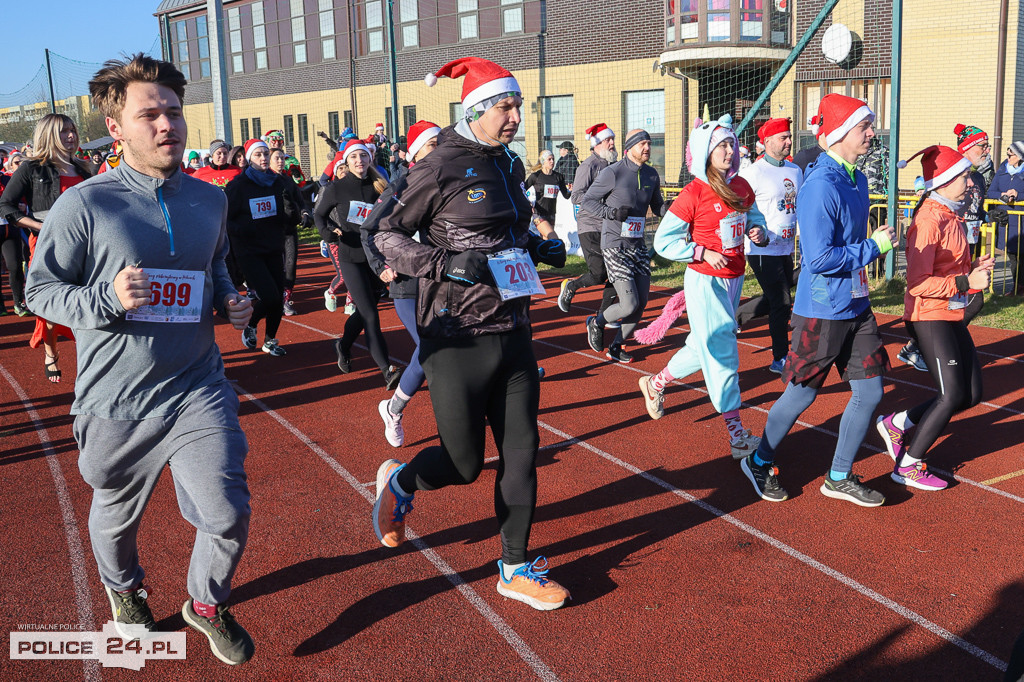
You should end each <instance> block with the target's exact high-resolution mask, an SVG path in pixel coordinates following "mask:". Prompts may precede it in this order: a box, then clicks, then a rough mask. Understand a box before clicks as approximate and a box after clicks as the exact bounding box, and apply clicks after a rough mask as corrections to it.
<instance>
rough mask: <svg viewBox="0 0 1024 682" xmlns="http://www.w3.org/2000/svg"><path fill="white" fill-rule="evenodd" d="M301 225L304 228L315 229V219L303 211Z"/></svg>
mask: <svg viewBox="0 0 1024 682" xmlns="http://www.w3.org/2000/svg"><path fill="white" fill-rule="evenodd" d="M299 225H302V227H313V218H312V217H311V216H310V215H309V213H307V212H305V211H303V212H302V217H301V218H300V219H299Z"/></svg>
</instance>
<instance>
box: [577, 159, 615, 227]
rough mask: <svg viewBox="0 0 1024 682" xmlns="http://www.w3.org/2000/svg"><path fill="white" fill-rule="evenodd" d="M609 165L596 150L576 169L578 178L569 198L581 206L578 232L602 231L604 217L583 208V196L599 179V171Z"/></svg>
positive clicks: (578, 213)
mask: <svg viewBox="0 0 1024 682" xmlns="http://www.w3.org/2000/svg"><path fill="white" fill-rule="evenodd" d="M607 167H608V162H607V161H605V160H604V158H602V157H600V156H598V155H597V154H595V153H594V152H590V156H588V157H587V158H585V159H583V163H581V164H580V167H579V168H577V169H576V179H575V181H574V182H573V184H572V195H571V196H570V197H569V200H570V201H571V202H572V203H574V204H576V205H577V206H579V207H580V210H579V211H577V212H576V231H577V232H600V231H601V225H602V224H603V223H604V219H603V218H602V217H601V216H599V215H594V214H593V213H590V212H588V211H587V209H585V208H583V197H584V196H586V194H587V190H588V189H590V186H591V185H592V184H594V180H595V179H597V175H598V173H600V172H601V171H603V170H604V169H605V168H607Z"/></svg>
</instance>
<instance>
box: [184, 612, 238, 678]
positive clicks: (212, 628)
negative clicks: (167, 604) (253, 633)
mask: <svg viewBox="0 0 1024 682" xmlns="http://www.w3.org/2000/svg"><path fill="white" fill-rule="evenodd" d="M181 615H182V617H183V618H184V619H185V622H186V623H188V624H189V625H191V626H192V627H193V628H195V629H196V630H198V631H199V632H201V633H203V634H204V635H206V639H208V640H209V641H210V650H211V651H213V655H214V656H216V657H217V658H219V659H220V660H222V661H224V662H225V663H227V664H228V665H240V664H242V663H245V662H246V661H248V660H249V659H250V658H252V654H253V652H254V651H255V650H256V645H255V644H253V641H252V637H250V636H249V633H248V632H246V631H245V628H243V627H242V626H241V625H239V624H238V621H236V620H235V617H234V616H232V615H231V612H230V611H228V607H227V604H218V605H217V615H216V616H213V617H212V618H204V617H203V616H200V615H199V614H198V613H196V612H195V609H193V608H192V600H191V599H189V600H187V601H186V602H185V605H184V606H182V607H181Z"/></svg>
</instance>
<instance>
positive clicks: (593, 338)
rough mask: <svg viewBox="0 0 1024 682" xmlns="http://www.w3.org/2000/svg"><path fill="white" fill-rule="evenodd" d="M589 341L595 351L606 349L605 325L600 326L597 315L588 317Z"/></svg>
mask: <svg viewBox="0 0 1024 682" xmlns="http://www.w3.org/2000/svg"><path fill="white" fill-rule="evenodd" d="M587 343H588V344H590V349H591V350H592V351H594V352H595V353H600V352H601V351H603V350H604V327H600V326H598V324H597V316H596V315H591V316H590V317H588V318H587Z"/></svg>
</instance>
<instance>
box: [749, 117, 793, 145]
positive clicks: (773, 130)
mask: <svg viewBox="0 0 1024 682" xmlns="http://www.w3.org/2000/svg"><path fill="white" fill-rule="evenodd" d="M792 122H793V119H791V118H770V119H768V120H767V121H765V123H764V125H762V126H761V127H760V128H758V129H757V139H759V140H761V142H764V141H765V140H766V139H767V138H769V137H771V136H772V135H778V134H779V133H788V132H789V130H790V124H791V123H792Z"/></svg>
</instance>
